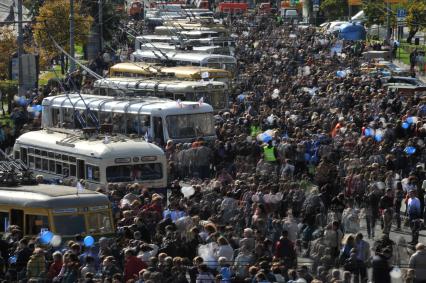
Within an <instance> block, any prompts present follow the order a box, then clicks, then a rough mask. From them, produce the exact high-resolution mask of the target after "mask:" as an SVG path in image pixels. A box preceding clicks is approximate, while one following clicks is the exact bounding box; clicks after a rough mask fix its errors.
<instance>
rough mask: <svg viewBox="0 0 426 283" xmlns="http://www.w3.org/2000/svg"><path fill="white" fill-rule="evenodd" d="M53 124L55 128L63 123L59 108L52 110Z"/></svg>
mask: <svg viewBox="0 0 426 283" xmlns="http://www.w3.org/2000/svg"><path fill="white" fill-rule="evenodd" d="M51 113H52V124H53V126H54V127H60V125H59V123H60V122H61V120H60V113H59V108H52V112H51Z"/></svg>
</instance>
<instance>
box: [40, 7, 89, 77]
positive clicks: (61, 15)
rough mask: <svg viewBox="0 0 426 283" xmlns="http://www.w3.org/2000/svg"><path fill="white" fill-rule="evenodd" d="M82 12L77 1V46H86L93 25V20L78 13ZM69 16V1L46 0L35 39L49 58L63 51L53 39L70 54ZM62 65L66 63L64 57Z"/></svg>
mask: <svg viewBox="0 0 426 283" xmlns="http://www.w3.org/2000/svg"><path fill="white" fill-rule="evenodd" d="M80 10H81V9H80V5H79V3H78V2H77V1H75V3H74V11H75V13H74V19H75V24H74V27H75V29H74V30H75V33H74V34H75V38H74V42H75V43H76V44H84V43H85V42H86V40H87V37H88V34H89V30H90V26H91V25H92V23H93V18H92V17H91V16H89V15H85V14H83V13H80V12H78V11H80ZM69 15H70V2H69V0H46V1H45V2H44V4H43V6H42V7H40V10H39V15H38V16H37V17H36V24H35V26H34V27H33V31H34V37H35V41H36V43H37V45H38V46H39V47H40V48H42V49H43V50H44V51H45V52H46V53H47V54H48V57H49V58H54V57H56V56H58V55H61V51H60V50H59V49H58V48H57V47H56V46H55V44H54V42H53V41H52V40H51V39H54V40H55V41H56V42H57V43H58V44H59V45H60V46H61V47H62V48H64V49H65V51H67V52H69V45H70V36H69V28H70V23H69ZM62 63H64V60H63V56H62ZM62 66H64V64H62ZM62 71H64V70H62Z"/></svg>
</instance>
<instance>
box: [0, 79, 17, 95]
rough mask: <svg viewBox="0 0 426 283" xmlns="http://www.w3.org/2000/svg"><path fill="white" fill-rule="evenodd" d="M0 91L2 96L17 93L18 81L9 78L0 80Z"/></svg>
mask: <svg viewBox="0 0 426 283" xmlns="http://www.w3.org/2000/svg"><path fill="white" fill-rule="evenodd" d="M0 91H1V93H2V94H3V97H5V96H6V94H11V93H12V94H16V93H18V81H11V80H4V81H0Z"/></svg>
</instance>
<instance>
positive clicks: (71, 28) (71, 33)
mask: <svg viewBox="0 0 426 283" xmlns="http://www.w3.org/2000/svg"><path fill="white" fill-rule="evenodd" d="M70 55H71V57H72V58H75V50H74V0H70ZM74 71H75V62H74V60H70V69H69V72H70V73H72V72H74Z"/></svg>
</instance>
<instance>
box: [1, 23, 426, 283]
mask: <svg viewBox="0 0 426 283" xmlns="http://www.w3.org/2000/svg"><path fill="white" fill-rule="evenodd" d="M228 28H229V29H230V30H231V32H233V33H235V34H236V35H237V47H236V51H235V55H236V57H237V61H238V66H239V67H238V72H237V79H236V82H235V86H234V88H235V89H234V91H233V93H234V94H233V105H232V107H231V108H230V110H229V111H227V112H221V113H218V114H217V115H216V117H215V118H216V121H217V124H216V133H217V140H216V142H215V143H214V144H211V145H210V144H207V143H205V142H204V141H203V140H202V139H200V140H197V141H194V142H193V143H190V144H174V143H173V142H172V141H169V142H168V143H167V145H166V146H165V153H166V156H167V158H168V161H169V173H170V176H171V180H177V181H173V182H171V185H170V195H169V196H168V197H167V200H166V196H164V195H160V194H158V193H154V192H151V191H150V190H149V189H147V188H144V187H142V186H140V185H138V184H129V185H126V184H109V185H108V186H106V187H104V188H99V190H98V191H100V192H103V193H105V194H107V195H108V197H109V198H110V200H111V202H112V205H113V215H114V217H115V220H116V227H117V231H116V233H115V235H114V236H113V237H109V238H107V237H102V238H100V239H99V240H98V242H97V243H96V245H94V246H92V247H85V245H84V243H83V235H76V236H75V239H73V240H71V241H68V242H66V243H64V246H62V247H61V248H60V249H58V248H53V247H50V246H45V245H41V244H40V241H39V239H38V238H28V237H23V235H22V232H21V230H20V227H10V231H9V233H7V235H5V236H6V237H5V239H4V240H1V241H0V253H1V257H2V262H1V263H2V268H1V269H0V277H2V278H5V280H6V281H5V282H11V281H13V280H23V281H25V280H28V282H63V283H68V282H70V283H71V282H114V283H122V282H126V283H131V282H137V283H142V282H144V283H163V282H166V283H181V282H182V283H184V282H191V283H193V282H194V283H212V282H221V283H230V282H250V283H266V282H271V283H272V282H299V283H302V282H306V283H320V282H322V283H326V282H327V283H328V282H330V283H337V282H345V283H349V282H367V281H368V280H371V281H372V282H378V283H386V282H391V274H392V273H396V274H397V275H398V270H397V269H395V268H394V269H392V266H393V265H394V264H395V265H399V266H401V267H404V268H407V270H406V271H405V272H404V280H405V282H425V280H426V261H425V260H424V258H426V249H425V246H424V245H423V244H422V243H419V233H420V231H421V229H422V228H423V219H424V216H425V213H424V207H425V206H424V202H425V199H424V189H425V188H426V183H424V180H425V174H426V173H425V168H424V161H425V150H424V147H425V144H424V138H425V137H426V126H425V125H426V122H425V121H426V120H424V117H425V114H426V106H425V104H424V100H423V97H422V96H421V94H415V95H413V96H403V95H399V94H398V93H391V92H387V91H386V90H385V89H384V88H383V85H382V81H381V78H380V76H370V75H368V74H365V73H362V72H361V69H360V63H361V62H362V58H361V57H360V54H361V52H362V51H363V50H366V49H368V48H369V46H367V45H365V44H359V43H353V42H345V44H344V46H343V47H342V50H339V52H337V51H336V50H335V49H334V47H335V44H336V41H337V40H336V39H335V38H333V37H332V36H326V35H323V34H322V33H319V32H318V31H317V30H316V29H315V28H313V27H305V28H298V27H297V26H289V25H281V24H280V23H279V22H277V21H276V19H274V18H273V17H268V16H264V17H258V16H248V17H238V18H235V19H233V20H232V24H231V25H229V26H228ZM16 117H18V114H16ZM12 119H13V118H12ZM16 119H18V118H16ZM0 138H1V135H0ZM361 228H366V229H365V230H364V229H361ZM401 230H405V231H409V232H410V233H411V235H412V239H411V242H410V243H404V239H403V238H401V239H400V238H392V234H391V231H392V232H393V231H396V232H398V231H401ZM370 239H371V240H370ZM371 241H373V242H371ZM370 243H373V244H371V245H370ZM407 244H408V245H407ZM409 247H412V249H411V248H409ZM370 268H371V269H372V273H371V274H370V275H369V272H368V269H370ZM399 276H400V274H399ZM23 278H26V279H23Z"/></svg>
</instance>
